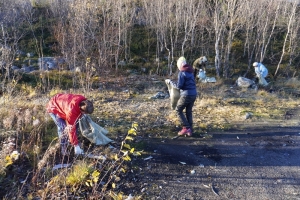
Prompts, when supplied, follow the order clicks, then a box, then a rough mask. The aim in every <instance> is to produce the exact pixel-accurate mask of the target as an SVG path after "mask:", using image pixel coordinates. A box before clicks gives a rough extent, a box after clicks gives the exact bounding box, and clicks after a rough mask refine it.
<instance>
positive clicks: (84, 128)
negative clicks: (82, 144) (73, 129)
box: [79, 115, 113, 145]
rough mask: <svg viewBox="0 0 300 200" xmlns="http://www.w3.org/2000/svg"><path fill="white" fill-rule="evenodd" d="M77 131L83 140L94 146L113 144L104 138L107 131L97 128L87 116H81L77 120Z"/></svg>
mask: <svg viewBox="0 0 300 200" xmlns="http://www.w3.org/2000/svg"><path fill="white" fill-rule="evenodd" d="M79 129H80V131H81V134H82V135H83V136H84V137H85V138H87V139H88V140H89V141H90V142H92V143H94V144H96V145H106V144H108V143H110V142H113V140H111V139H110V138H108V137H106V136H105V135H106V134H107V133H108V130H106V129H104V128H103V127H101V126H99V125H98V124H97V123H95V122H94V121H93V120H92V119H91V117H90V116H88V115H82V117H81V118H80V119H79Z"/></svg>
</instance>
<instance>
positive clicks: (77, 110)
mask: <svg viewBox="0 0 300 200" xmlns="http://www.w3.org/2000/svg"><path fill="white" fill-rule="evenodd" d="M46 109H47V112H48V113H49V114H50V116H51V117H52V119H53V120H54V122H55V124H56V126H57V132H58V137H59V139H60V142H61V151H62V154H63V155H65V154H66V150H67V144H68V140H69V141H70V143H71V144H72V145H73V146H74V151H75V155H79V154H83V153H84V151H83V150H82V149H81V148H80V146H79V145H78V138H77V130H76V123H77V121H78V119H79V118H80V117H81V116H82V114H91V113H93V111H94V105H93V103H92V102H91V101H89V100H87V99H86V98H85V97H84V96H82V95H78V94H56V95H55V96H53V97H52V98H51V99H50V101H49V102H48V104H47V106H46Z"/></svg>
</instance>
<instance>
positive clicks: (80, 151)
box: [74, 145, 84, 155]
mask: <svg viewBox="0 0 300 200" xmlns="http://www.w3.org/2000/svg"><path fill="white" fill-rule="evenodd" d="M74 151H75V155H81V154H84V152H83V150H82V149H81V148H80V146H79V145H75V146H74Z"/></svg>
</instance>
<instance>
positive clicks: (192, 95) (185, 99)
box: [166, 57, 197, 136]
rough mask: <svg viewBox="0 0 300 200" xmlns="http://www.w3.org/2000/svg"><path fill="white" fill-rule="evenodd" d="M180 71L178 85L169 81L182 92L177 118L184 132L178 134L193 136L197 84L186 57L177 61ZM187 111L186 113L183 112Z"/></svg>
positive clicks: (177, 108) (177, 107)
mask: <svg viewBox="0 0 300 200" xmlns="http://www.w3.org/2000/svg"><path fill="white" fill-rule="evenodd" d="M177 67H178V69H179V73H178V81H177V83H175V82H173V81H171V80H169V79H168V81H166V82H169V84H172V85H173V87H176V88H178V89H179V90H180V98H179V100H178V102H177V106H176V108H175V110H176V113H177V116H178V118H179V120H180V122H181V124H182V130H181V131H179V132H178V135H179V136H183V135H187V136H192V132H193V131H192V130H193V113H192V112H193V106H194V103H195V100H196V97H197V89H196V82H195V78H194V69H193V67H192V66H191V65H189V64H187V63H186V59H185V58H184V57H180V58H179V59H178V60H177ZM184 109H185V113H183V110H184Z"/></svg>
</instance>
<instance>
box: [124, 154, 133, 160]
mask: <svg viewBox="0 0 300 200" xmlns="http://www.w3.org/2000/svg"><path fill="white" fill-rule="evenodd" d="M123 159H124V160H125V161H131V158H130V157H129V156H128V155H127V156H124V157H123Z"/></svg>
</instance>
